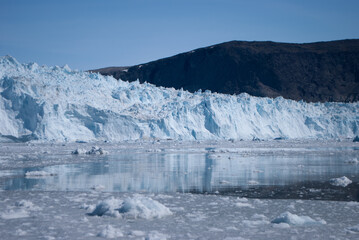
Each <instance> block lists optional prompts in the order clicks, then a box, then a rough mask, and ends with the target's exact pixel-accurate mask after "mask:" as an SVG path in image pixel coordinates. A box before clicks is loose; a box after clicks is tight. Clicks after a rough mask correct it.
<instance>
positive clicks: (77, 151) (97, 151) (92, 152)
mask: <svg viewBox="0 0 359 240" xmlns="http://www.w3.org/2000/svg"><path fill="white" fill-rule="evenodd" d="M71 154H74V155H81V154H89V155H96V154H99V155H102V154H108V152H107V151H105V150H103V149H102V148H100V147H97V146H94V147H92V148H91V149H90V150H89V151H86V150H85V149H83V148H77V149H75V150H74V151H72V152H71Z"/></svg>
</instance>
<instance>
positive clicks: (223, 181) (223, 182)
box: [219, 180, 230, 184]
mask: <svg viewBox="0 0 359 240" xmlns="http://www.w3.org/2000/svg"><path fill="white" fill-rule="evenodd" d="M219 184H230V182H228V181H226V180H222V181H219Z"/></svg>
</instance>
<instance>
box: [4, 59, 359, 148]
mask: <svg viewBox="0 0 359 240" xmlns="http://www.w3.org/2000/svg"><path fill="white" fill-rule="evenodd" d="M358 109H359V103H358V102H355V103H306V102H303V101H293V100H287V99H284V98H282V97H278V98H275V99H272V98H260V97H252V96H250V95H248V94H245V93H244V94H239V95H226V94H217V93H211V92H210V91H205V92H202V91H198V92H195V93H190V92H187V91H183V90H175V89H173V88H163V87H156V86H154V85H151V84H148V83H144V84H140V83H139V82H138V81H136V82H125V81H121V80H116V79H114V78H113V77H111V76H102V75H100V74H98V73H91V72H83V71H74V70H71V69H70V68H69V67H68V66H67V65H66V66H64V67H58V66H55V67H47V66H39V65H37V64H36V63H30V64H21V63H19V62H18V61H17V60H16V59H15V58H13V57H11V56H5V57H1V58H0V121H1V124H0V138H1V139H2V141H4V139H9V140H18V141H21V140H23V141H28V140H37V141H43V142H46V141H56V142H76V141H112V142H120V141H125V140H138V139H176V140H209V139H227V140H228V139H233V140H234V139H246V140H251V139H262V140H269V139H275V138H277V139H279V138H280V139H317V138H319V139H336V138H351V139H352V138H354V137H355V136H357V135H359V114H358Z"/></svg>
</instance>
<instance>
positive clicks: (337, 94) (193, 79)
mask: <svg viewBox="0 0 359 240" xmlns="http://www.w3.org/2000/svg"><path fill="white" fill-rule="evenodd" d="M92 71H93V72H99V73H101V74H103V75H112V76H114V77H115V78H117V79H122V80H125V81H135V80H137V79H139V81H140V82H141V83H142V82H149V83H152V84H155V85H156V86H164V87H174V88H176V89H180V88H183V89H185V90H188V91H190V92H194V91H197V90H198V89H202V90H207V89H208V90H211V91H212V92H218V93H226V94H239V93H243V92H246V93H249V94H250V95H253V96H260V97H277V96H283V97H284V98H288V99H293V100H304V101H307V102H317V101H320V102H325V101H336V102H354V101H359V39H352V40H339V41H330V42H316V43H304V44H294V43H275V42H245V41H231V42H226V43H221V44H217V45H213V46H210V47H205V48H199V49H196V50H194V51H190V52H186V53H182V54H178V55H175V56H172V57H168V58H164V59H160V60H157V61H153V62H149V63H146V64H140V65H136V66H132V67H118V68H117V67H111V68H103V69H97V70H92Z"/></svg>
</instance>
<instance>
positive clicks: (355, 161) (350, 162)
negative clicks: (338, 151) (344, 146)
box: [345, 158, 359, 164]
mask: <svg viewBox="0 0 359 240" xmlns="http://www.w3.org/2000/svg"><path fill="white" fill-rule="evenodd" d="M345 163H349V164H358V163H359V160H358V159H357V158H353V159H351V160H348V161H345Z"/></svg>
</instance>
